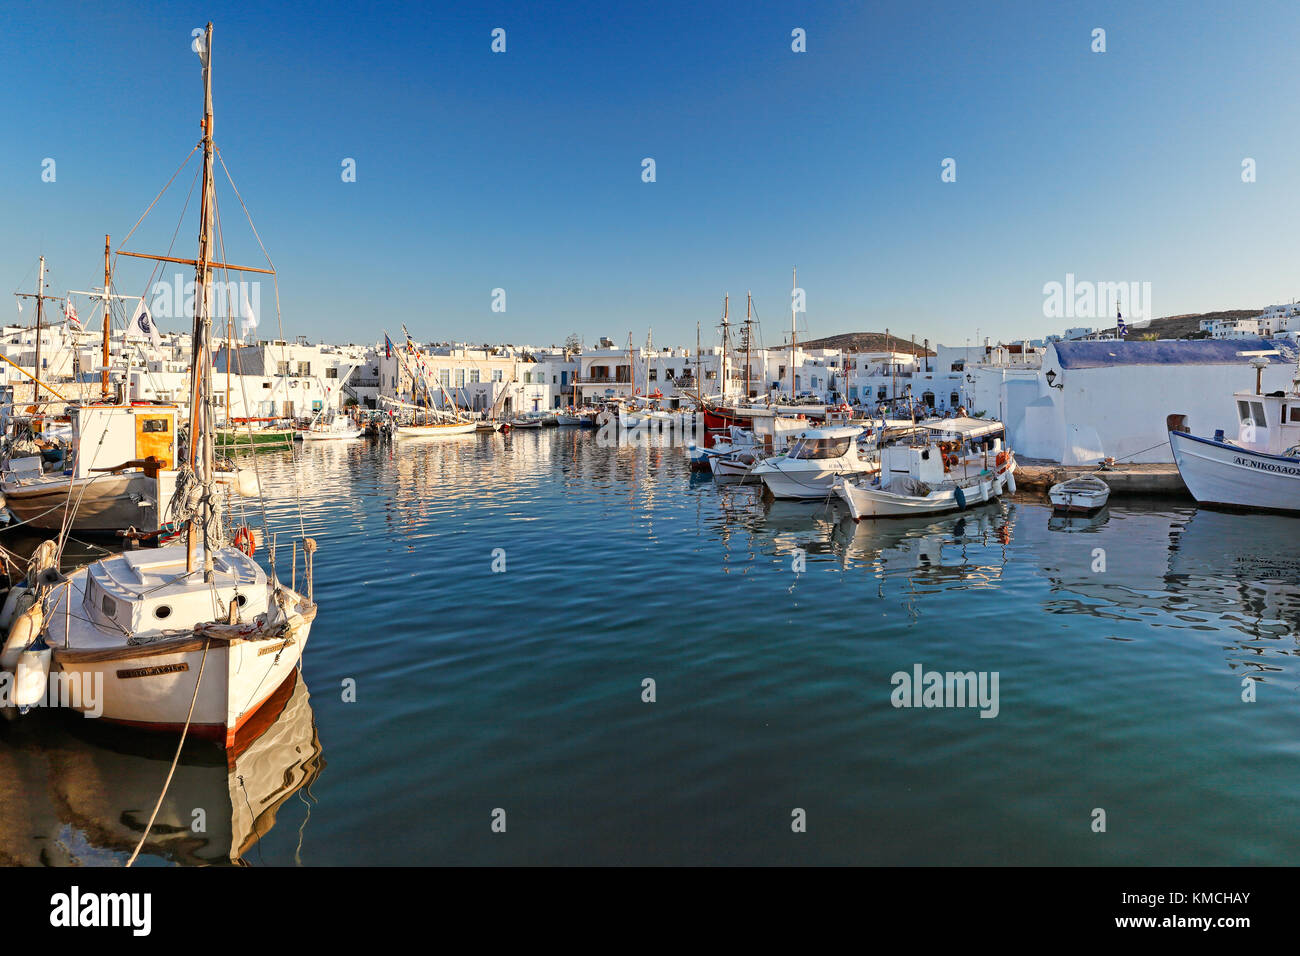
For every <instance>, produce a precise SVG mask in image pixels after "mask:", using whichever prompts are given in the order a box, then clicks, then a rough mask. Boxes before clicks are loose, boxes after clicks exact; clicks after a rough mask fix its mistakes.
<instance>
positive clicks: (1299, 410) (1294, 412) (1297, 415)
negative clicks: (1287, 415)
mask: <svg viewBox="0 0 1300 956" xmlns="http://www.w3.org/2000/svg"><path fill="white" fill-rule="evenodd" d="M1291 421H1292V423H1295V422H1300V405H1292V406H1291Z"/></svg>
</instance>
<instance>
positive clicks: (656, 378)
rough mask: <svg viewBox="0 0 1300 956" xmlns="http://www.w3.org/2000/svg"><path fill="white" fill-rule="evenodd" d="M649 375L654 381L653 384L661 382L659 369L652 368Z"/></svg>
mask: <svg viewBox="0 0 1300 956" xmlns="http://www.w3.org/2000/svg"><path fill="white" fill-rule="evenodd" d="M648 374H649V376H650V381H652V382H657V381H659V369H657V368H652V369H650V371H649V373H648Z"/></svg>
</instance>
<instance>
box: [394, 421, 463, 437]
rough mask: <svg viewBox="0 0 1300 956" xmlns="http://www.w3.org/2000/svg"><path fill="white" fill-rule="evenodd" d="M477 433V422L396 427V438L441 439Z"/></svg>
mask: <svg viewBox="0 0 1300 956" xmlns="http://www.w3.org/2000/svg"><path fill="white" fill-rule="evenodd" d="M476 431H478V423H477V422H456V423H454V424H448V425H398V426H397V437H398V438H442V437H444V436H447V435H470V434H473V433H474V432H476Z"/></svg>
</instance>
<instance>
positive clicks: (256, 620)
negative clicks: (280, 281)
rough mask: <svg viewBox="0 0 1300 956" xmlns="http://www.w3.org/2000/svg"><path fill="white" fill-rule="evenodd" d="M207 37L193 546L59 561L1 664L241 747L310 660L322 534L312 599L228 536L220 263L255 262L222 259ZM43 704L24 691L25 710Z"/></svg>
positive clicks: (66, 697)
mask: <svg viewBox="0 0 1300 956" xmlns="http://www.w3.org/2000/svg"><path fill="white" fill-rule="evenodd" d="M201 43H202V46H201V48H200V50H199V57H200V60H201V63H202V74H203V89H204V116H203V120H204V121H203V126H202V129H203V138H202V141H201V146H202V154H203V169H202V174H203V175H202V189H201V193H200V195H201V200H200V208H201V210H202V215H201V221H200V227H199V248H198V256H197V258H196V259H195V260H194V266H195V273H196V274H195V288H196V289H199V290H202V292H201V294H199V295H196V297H195V308H194V326H193V333H192V342H193V346H192V353H191V359H190V403H189V407H190V436H191V438H190V442H189V448H188V449H187V453H186V457H185V459H184V461H183V463H182V465H181V466H180V469H179V471H180V475H179V477H178V479H177V488H176V492H175V500H176V502H178V503H179V504H178V505H177V511H178V512H179V521H178V524H179V525H180V526H181V527H182V529H183V534H184V543H181V544H174V545H167V546H164V547H161V548H158V549H156V550H144V551H131V552H128V553H125V554H118V555H113V556H112V557H108V558H104V559H102V560H99V561H96V562H94V563H93V564H90V565H89V566H87V567H84V568H82V569H80V570H78V571H76V572H74V573H72V574H71V575H68V576H64V575H62V574H61V573H59V571H58V569H57V567H56V566H51V565H50V564H47V566H46V567H45V568H44V570H42V571H41V572H40V573H36V574H33V575H32V577H31V579H30V584H29V589H28V590H29V593H28V595H27V596H28V597H29V598H31V599H34V600H33V601H32V603H31V604H30V606H28V607H26V608H25V609H24V610H22V611H21V612H20V613H17V614H16V615H15V618H14V622H13V624H12V626H11V628H10V631H9V636H8V639H7V641H6V643H5V649H4V653H3V658H4V659H3V660H0V665H2V666H10V667H12V668H13V670H14V675H15V677H16V684H17V685H18V686H19V687H20V688H21V689H23V691H24V693H26V692H27V691H33V690H37V689H39V690H40V691H41V692H42V693H43V692H44V691H45V690H46V681H45V680H38V679H36V676H35V675H39V674H40V673H41V671H42V670H44V671H45V672H46V673H48V675H49V677H50V678H51V680H50V681H49V682H48V683H49V687H50V688H55V687H57V688H60V702H66V703H67V705H68V706H71V707H73V708H74V709H77V710H81V711H83V712H85V713H87V714H98V715H99V716H100V717H102V719H104V720H106V721H110V722H115V723H121V724H127V725H130V726H133V727H138V728H142V729H148V730H164V731H168V732H183V733H186V734H189V735H194V736H199V737H205V738H209V739H212V740H215V741H216V742H218V743H219V744H221V745H223V746H225V747H227V748H229V747H230V746H231V745H232V743H233V741H234V739H235V735H236V732H237V731H238V730H239V728H240V727H241V726H242V725H244V724H245V723H247V722H248V720H249V719H250V718H251V717H252V716H253V715H254V714H255V713H256V712H257V710H258V708H259V707H260V706H261V704H262V703H263V702H264V701H266V700H267V699H268V698H270V697H271V696H272V695H273V694H274V693H275V692H276V690H277V689H278V688H279V687H280V685H281V684H282V683H283V682H284V681H285V680H286V679H288V678H289V677H291V676H293V674H294V668H295V667H296V666H297V664H298V661H299V659H300V658H301V657H302V653H303V649H304V648H305V647H306V644H307V639H308V635H309V633H310V630H311V624H312V621H313V620H314V619H315V617H316V605H315V603H314V601H313V600H312V555H313V553H314V551H315V547H316V545H315V542H314V541H313V540H312V539H310V538H304V539H303V541H302V550H303V553H304V558H305V561H306V577H305V581H306V594H305V595H304V594H302V593H299V592H297V591H295V590H294V589H293V588H291V587H286V586H285V585H284V584H282V583H281V582H280V581H279V580H278V579H277V578H276V577H274V576H273V575H268V574H267V573H266V572H265V571H264V570H263V569H262V568H261V566H259V565H258V563H257V562H256V561H254V560H253V559H252V557H251V556H250V555H251V553H252V551H253V549H254V536H253V534H252V532H251V531H250V530H249V529H248V528H240V529H239V530H238V531H237V532H236V533H235V534H234V535H233V537H232V538H231V539H228V538H227V533H228V532H227V528H226V523H225V520H224V516H223V513H222V510H221V509H220V504H219V502H220V496H219V493H218V490H217V487H216V479H215V467H214V450H215V441H214V437H213V407H214V404H215V400H214V394H213V385H212V320H213V316H212V308H213V302H214V298H215V296H214V280H215V273H216V271H217V268H218V267H221V268H223V269H231V270H235V269H240V268H244V269H246V270H249V271H251V269H250V267H238V266H230V265H226V264H222V263H217V262H215V261H214V256H213V251H214V250H213V240H214V237H215V235H216V233H215V220H216V212H215V203H216V190H215V186H214V183H213V162H214V157H215V147H214V144H213V137H212V131H213V123H212V73H211V57H212V25H211V24H208V26H207V30H206V33H205V34H204V36H203V38H202V40H201ZM137 255H139V254H137ZM143 258H158V257H153V256H143ZM259 271H266V270H259ZM296 550H297V549H296V547H295V553H296ZM49 553H50V556H51V557H52V555H53V553H54V552H53V548H52V547H51V548H50V550H49ZM294 563H295V566H296V563H297V562H296V561H295V562H294ZM295 573H296V567H295ZM15 610H16V609H15ZM24 669H25V672H24ZM53 678H58V681H57V683H56V681H55V680H53ZM32 702H33V701H32V700H31V698H30V697H25V696H23V697H19V698H15V703H17V704H19V705H20V706H22V705H23V704H24V703H27V704H30V703H32Z"/></svg>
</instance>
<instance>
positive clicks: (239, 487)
mask: <svg viewBox="0 0 1300 956" xmlns="http://www.w3.org/2000/svg"><path fill="white" fill-rule="evenodd" d="M257 493H258V488H257V473H256V472H255V471H253V470H252V469H251V468H236V469H235V494H237V495H239V497H241V498H256V497H257Z"/></svg>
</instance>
